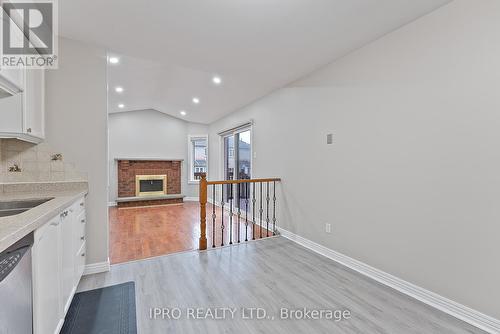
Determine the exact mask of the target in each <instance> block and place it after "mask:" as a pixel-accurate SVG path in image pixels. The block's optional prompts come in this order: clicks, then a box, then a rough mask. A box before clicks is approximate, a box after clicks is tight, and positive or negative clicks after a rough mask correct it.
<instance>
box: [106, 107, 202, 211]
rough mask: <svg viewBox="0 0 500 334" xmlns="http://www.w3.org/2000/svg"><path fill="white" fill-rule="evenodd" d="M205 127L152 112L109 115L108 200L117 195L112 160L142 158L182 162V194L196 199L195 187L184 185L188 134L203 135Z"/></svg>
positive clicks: (113, 198)
mask: <svg viewBox="0 0 500 334" xmlns="http://www.w3.org/2000/svg"><path fill="white" fill-rule="evenodd" d="M207 133H208V126H206V125H201V124H195V123H188V122H185V121H183V120H180V119H178V118H175V117H172V116H169V115H166V114H163V113H161V112H158V111H155V110H141V111H132V112H122V113H113V114H110V115H109V153H110V154H109V166H110V192H109V200H110V202H114V201H115V200H116V198H117V194H118V185H117V179H118V177H117V163H116V161H115V158H120V157H132V158H136V157H146V158H149V157H151V158H165V159H184V161H183V163H182V171H181V173H182V176H183V177H182V183H181V187H182V192H183V194H184V195H186V196H188V197H196V196H198V187H197V185H191V184H188V182H187V180H188V167H189V165H188V164H189V161H188V154H187V153H188V141H187V140H188V135H189V134H207Z"/></svg>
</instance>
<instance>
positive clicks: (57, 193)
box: [0, 182, 88, 252]
mask: <svg viewBox="0 0 500 334" xmlns="http://www.w3.org/2000/svg"><path fill="white" fill-rule="evenodd" d="M2 188H3V192H0V201H2V202H3V201H14V200H24V199H42V198H51V197H53V199H51V200H50V201H47V202H45V203H43V204H41V205H39V206H36V207H34V208H32V209H30V210H28V211H25V212H22V213H20V214H17V215H13V216H7V217H0V252H2V251H4V250H5V249H6V248H8V247H9V246H11V245H12V244H14V243H15V242H16V241H18V240H20V239H22V238H23V237H24V236H26V235H28V234H29V233H31V232H33V231H34V230H36V229H37V228H39V227H40V226H42V225H44V224H45V223H47V222H48V221H49V220H51V219H52V218H54V217H55V216H57V215H59V214H60V213H61V212H62V211H63V210H64V209H65V208H67V207H68V206H69V205H71V204H72V203H73V202H75V201H76V200H78V199H79V198H81V197H83V196H85V195H86V194H87V193H88V184H87V182H59V183H45V184H43V183H33V184H28V183H24V184H3V185H2Z"/></svg>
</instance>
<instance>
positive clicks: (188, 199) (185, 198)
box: [184, 197, 199, 202]
mask: <svg viewBox="0 0 500 334" xmlns="http://www.w3.org/2000/svg"><path fill="white" fill-rule="evenodd" d="M198 201H199V198H198V197H184V202H198Z"/></svg>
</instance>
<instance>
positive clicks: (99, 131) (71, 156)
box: [45, 38, 108, 264]
mask: <svg viewBox="0 0 500 334" xmlns="http://www.w3.org/2000/svg"><path fill="white" fill-rule="evenodd" d="M45 80H46V106H45V108H46V118H45V123H46V131H45V133H46V135H47V137H46V140H45V141H46V143H48V144H49V145H50V147H52V148H53V149H54V150H57V152H61V153H62V154H63V155H64V157H65V158H67V160H68V161H71V162H73V163H74V164H75V166H76V167H77V168H78V170H80V171H82V172H85V173H86V174H87V175H88V182H89V194H88V197H87V264H94V263H100V262H106V261H108V211H107V174H106V170H107V141H108V139H107V96H106V52H105V50H104V49H101V48H98V47H95V46H92V45H88V44H83V43H80V42H76V41H73V40H70V39H66V38H61V39H60V41H59V69H57V70H48V71H47V73H46V79H45Z"/></svg>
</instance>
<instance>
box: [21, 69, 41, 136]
mask: <svg viewBox="0 0 500 334" xmlns="http://www.w3.org/2000/svg"><path fill="white" fill-rule="evenodd" d="M25 78H26V79H25V86H24V94H23V98H24V103H23V110H24V113H23V115H24V133H26V134H29V135H32V136H35V137H38V138H42V139H43V138H44V137H45V99H44V97H45V70H43V69H29V70H26V71H25Z"/></svg>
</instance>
